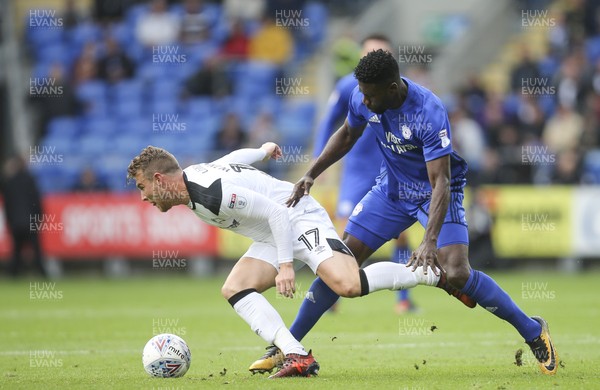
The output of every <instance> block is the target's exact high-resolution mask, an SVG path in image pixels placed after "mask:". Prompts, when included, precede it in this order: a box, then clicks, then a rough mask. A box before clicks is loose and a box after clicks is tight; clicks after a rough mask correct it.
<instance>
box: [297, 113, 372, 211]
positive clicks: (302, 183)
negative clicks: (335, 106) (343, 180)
mask: <svg viewBox="0 0 600 390" xmlns="http://www.w3.org/2000/svg"><path fill="white" fill-rule="evenodd" d="M365 127H366V125H364V126H361V127H359V128H353V127H350V125H349V124H348V120H347V119H346V120H345V121H344V124H343V125H342V127H340V128H339V129H338V130H337V131H336V132H335V133H333V135H332V136H331V138H329V141H327V144H326V145H325V149H323V152H322V153H321V154H320V155H319V157H317V159H316V160H315V161H314V162H313V164H312V165H311V167H310V168H309V169H308V171H307V172H306V174H305V175H304V176H303V177H302V178H301V179H300V180H299V181H298V182H297V183H296V185H295V186H294V190H293V191H292V195H291V196H290V198H289V199H288V200H287V202H286V204H287V205H288V207H294V206H296V205H297V204H298V202H299V201H300V199H301V198H302V197H303V196H304V195H308V194H309V192H310V187H312V185H313V184H314V180H315V179H316V178H317V177H318V176H319V175H320V174H321V173H323V171H325V170H326V169H327V168H329V167H330V166H331V165H333V164H334V163H335V162H336V161H338V160H339V159H341V158H342V157H344V156H345V155H346V153H348V152H349V151H350V149H352V147H353V146H354V144H355V143H356V141H357V140H358V138H360V136H361V135H362V133H363V131H364V130H365Z"/></svg>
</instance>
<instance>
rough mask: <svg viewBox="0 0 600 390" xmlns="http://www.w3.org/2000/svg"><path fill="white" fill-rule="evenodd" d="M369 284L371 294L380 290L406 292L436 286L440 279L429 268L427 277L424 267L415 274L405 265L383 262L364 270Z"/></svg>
mask: <svg viewBox="0 0 600 390" xmlns="http://www.w3.org/2000/svg"><path fill="white" fill-rule="evenodd" d="M364 272H365V275H366V276H367V280H368V282H369V293H371V292H373V291H378V290H384V289H388V290H405V289H407V288H411V287H415V286H417V285H419V284H425V285H428V286H435V285H436V284H437V282H438V280H439V279H440V277H439V276H436V275H435V274H434V273H433V270H431V268H429V270H428V272H427V275H424V274H423V267H419V268H417V269H416V270H415V272H413V271H412V270H411V268H409V267H407V266H406V265H404V264H398V263H392V262H390V261H383V262H380V263H375V264H371V265H369V266H368V267H365V268H364Z"/></svg>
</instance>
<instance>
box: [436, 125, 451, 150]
mask: <svg viewBox="0 0 600 390" xmlns="http://www.w3.org/2000/svg"><path fill="white" fill-rule="evenodd" d="M439 136H440V140H442V148H445V147H446V146H448V145H450V138H448V130H446V129H443V130H442V131H440V132H439Z"/></svg>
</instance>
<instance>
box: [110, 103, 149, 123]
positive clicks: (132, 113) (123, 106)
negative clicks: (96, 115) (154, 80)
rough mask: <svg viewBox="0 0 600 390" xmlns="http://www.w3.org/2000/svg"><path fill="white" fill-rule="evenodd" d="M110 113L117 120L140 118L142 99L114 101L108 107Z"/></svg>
mask: <svg viewBox="0 0 600 390" xmlns="http://www.w3.org/2000/svg"><path fill="white" fill-rule="evenodd" d="M110 113H111V114H112V115H115V116H116V117H117V118H118V119H119V120H121V119H128V118H131V117H137V116H140V115H142V113H143V102H142V99H138V98H132V99H123V100H120V99H116V100H115V101H114V102H112V103H111V105H110Z"/></svg>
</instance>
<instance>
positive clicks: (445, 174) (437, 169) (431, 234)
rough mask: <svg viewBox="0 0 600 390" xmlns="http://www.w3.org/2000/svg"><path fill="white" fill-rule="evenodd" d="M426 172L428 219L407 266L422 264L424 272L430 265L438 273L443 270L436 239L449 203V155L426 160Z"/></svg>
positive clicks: (414, 267)
mask: <svg viewBox="0 0 600 390" xmlns="http://www.w3.org/2000/svg"><path fill="white" fill-rule="evenodd" d="M427 174H428V176H429V182H430V183H431V189H432V192H431V205H430V206H429V219H428V221H427V226H426V227H425V235H424V236H423V241H422V242H421V245H419V247H418V248H417V249H416V250H415V251H414V252H413V255H412V256H411V258H410V259H409V261H408V263H407V266H412V269H413V271H414V270H415V269H416V268H417V267H419V266H423V270H424V273H425V274H427V267H431V268H432V269H433V270H434V273H435V274H436V275H439V271H438V270H441V271H442V272H443V271H444V269H443V268H442V266H441V265H440V263H439V261H438V258H437V240H438V235H439V233H440V230H441V228H442V224H443V223H444V218H445V217H446V213H447V212H448V204H449V203H450V155H446V156H443V157H440V158H437V159H435V160H431V161H428V162H427Z"/></svg>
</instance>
